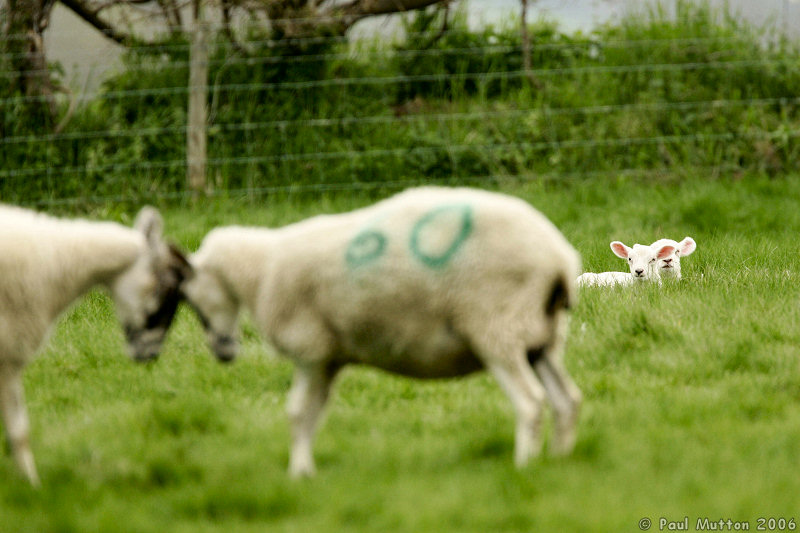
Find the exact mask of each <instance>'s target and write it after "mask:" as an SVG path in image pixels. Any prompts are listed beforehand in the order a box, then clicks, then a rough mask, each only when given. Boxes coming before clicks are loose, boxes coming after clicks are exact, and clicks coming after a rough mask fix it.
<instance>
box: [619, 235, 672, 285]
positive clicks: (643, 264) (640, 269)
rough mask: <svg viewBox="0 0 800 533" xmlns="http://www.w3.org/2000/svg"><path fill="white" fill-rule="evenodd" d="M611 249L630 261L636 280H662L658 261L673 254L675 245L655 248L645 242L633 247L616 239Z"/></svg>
mask: <svg viewBox="0 0 800 533" xmlns="http://www.w3.org/2000/svg"><path fill="white" fill-rule="evenodd" d="M611 251H612V252H614V255H616V256H617V257H620V258H622V259H626V260H627V261H628V266H629V267H630V269H631V275H632V276H633V278H634V279H635V280H636V281H656V282H660V281H661V278H660V277H659V275H658V263H657V261H659V260H661V259H663V258H665V257H667V256H669V255H671V254H672V253H673V252H674V251H675V247H674V246H672V245H669V244H667V245H664V246H662V247H661V248H658V249H654V248H651V247H650V246H645V245H643V244H634V245H633V248H629V247H628V246H625V245H624V244H622V243H621V242H619V241H614V242H612V243H611Z"/></svg>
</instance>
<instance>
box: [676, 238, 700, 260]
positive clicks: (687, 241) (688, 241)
mask: <svg viewBox="0 0 800 533" xmlns="http://www.w3.org/2000/svg"><path fill="white" fill-rule="evenodd" d="M696 248H697V243H695V242H694V239H692V238H691V237H685V238H684V239H683V240H682V241H681V242H680V248H679V249H678V251H679V252H680V254H681V255H682V256H684V255H689V254H691V253H692V252H694V251H695V249H696Z"/></svg>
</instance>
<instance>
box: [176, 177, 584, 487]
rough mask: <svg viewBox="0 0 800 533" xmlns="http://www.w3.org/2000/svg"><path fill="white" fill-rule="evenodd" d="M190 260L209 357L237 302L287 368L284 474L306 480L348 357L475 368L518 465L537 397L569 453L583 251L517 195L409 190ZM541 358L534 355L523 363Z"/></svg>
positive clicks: (526, 448)
mask: <svg viewBox="0 0 800 533" xmlns="http://www.w3.org/2000/svg"><path fill="white" fill-rule="evenodd" d="M190 262H191V263H192V265H193V267H194V270H195V274H194V278H193V279H191V280H189V281H187V282H186V283H185V285H184V293H185V295H186V297H187V299H188V300H189V302H190V303H191V304H192V305H193V307H194V308H195V309H196V310H197V311H198V312H199V314H200V315H201V317H202V318H203V319H204V321H205V322H206V324H207V330H208V333H209V338H210V341H211V344H212V348H213V349H214V351H215V353H216V354H217V356H218V357H220V358H221V359H223V360H228V359H230V358H232V357H233V356H234V355H235V351H236V344H235V342H234V341H233V339H234V338H235V337H236V317H237V315H238V313H239V311H240V308H246V309H248V310H249V311H250V312H251V313H252V314H253V317H254V319H255V322H256V325H257V326H258V328H259V329H260V331H261V333H262V334H263V336H264V337H265V338H266V339H267V340H268V341H269V342H270V343H271V344H272V345H273V346H275V347H276V348H277V349H278V350H279V351H280V352H282V353H283V354H284V355H286V356H288V357H289V358H291V359H293V360H294V362H295V363H296V374H295V383H294V385H293V388H292V392H291V393H290V397H289V405H288V409H289V413H290V418H291V420H292V425H293V427H294V432H293V434H294V442H293V445H292V453H291V460H290V471H291V473H292V474H294V475H305V474H310V473H312V472H313V469H314V468H313V459H312V456H311V440H312V437H313V431H314V428H315V426H316V422H317V418H318V416H319V414H320V411H321V410H322V406H323V405H324V402H325V398H326V397H327V392H328V388H329V386H330V382H331V380H332V379H333V377H334V375H335V374H336V371H337V370H338V369H339V368H340V367H341V366H342V365H344V364H348V363H364V364H369V365H372V366H377V367H380V368H383V369H385V370H389V371H393V372H397V373H400V374H405V375H409V376H416V377H422V378H435V377H448V376H456V375H461V374H464V373H468V372H471V371H473V370H478V369H480V368H487V369H488V370H489V371H490V372H492V373H493V374H494V376H495V377H496V378H497V380H498V381H499V382H500V384H501V386H502V387H503V388H504V390H505V391H506V393H507V394H508V395H509V397H510V398H511V400H512V402H513V403H514V406H515V408H516V410H517V414H518V425H517V440H516V451H515V457H516V461H517V463H518V464H524V463H525V462H526V461H527V460H528V458H529V457H531V456H533V455H535V454H536V453H538V450H539V448H540V446H541V440H540V439H541V436H540V434H539V430H538V424H539V420H540V416H541V408H542V402H543V400H544V399H545V395H547V396H548V397H549V399H550V403H551V405H552V407H553V408H554V412H555V415H556V419H557V424H556V426H557V431H556V436H555V439H554V449H555V450H556V451H562V452H566V451H568V450H569V449H570V448H571V447H572V444H573V442H574V435H575V429H574V428H575V421H576V417H577V410H578V405H579V402H580V393H579V392H578V390H577V387H575V385H574V384H573V383H572V381H571V380H570V378H569V376H568V375H567V374H566V372H565V371H564V369H563V365H562V363H561V354H562V351H563V344H564V340H565V339H564V337H565V331H566V326H565V320H566V316H565V313H564V308H565V307H567V306H568V305H569V304H571V303H572V302H573V300H574V280H575V277H576V275H577V273H578V271H579V257H578V255H577V253H576V252H575V251H574V249H573V248H572V247H571V246H570V245H569V243H568V242H567V241H566V239H564V237H563V236H562V235H561V233H560V232H559V231H558V230H557V229H556V228H555V226H553V224H552V223H550V222H549V221H548V220H547V219H546V218H545V217H544V216H543V215H541V214H540V213H539V212H537V211H536V210H534V209H533V208H532V207H530V205H528V204H526V203H525V202H523V201H521V200H519V199H516V198H512V197H509V196H504V195H500V194H495V193H489V192H485V191H478V190H473V189H447V188H436V187H425V188H417V189H411V190H408V191H406V192H403V193H401V194H398V195H396V196H394V197H392V198H390V199H388V200H384V201H382V202H379V203H377V204H375V205H373V206H371V207H367V208H364V209H360V210H357V211H353V212H349V213H344V214H339V215H326V216H319V217H314V218H311V219H308V220H306V221H303V222H299V223H297V224H292V225H289V226H286V227H283V228H279V229H260V228H242V227H227V228H219V229H216V230H213V231H212V232H211V233H209V235H208V236H207V237H206V238H205V239H204V241H203V244H202V245H201V247H200V249H199V251H198V252H197V253H196V254H194V255H193V256H192V258H191V259H190ZM537 350H542V353H543V355H542V356H541V358H538V359H536V358H534V363H529V362H528V360H527V359H526V358H527V357H528V354H529V353H533V354H538V353H539V352H538V351H537ZM531 357H533V356H531ZM545 391H546V392H545Z"/></svg>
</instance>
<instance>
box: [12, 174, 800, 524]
mask: <svg viewBox="0 0 800 533" xmlns="http://www.w3.org/2000/svg"><path fill="white" fill-rule="evenodd" d="M496 188H498V189H499V190H502V191H504V192H507V193H509V194H513V195H516V196H520V197H522V198H524V199H526V200H528V201H529V202H530V203H531V204H533V205H534V206H535V207H537V208H539V209H540V210H541V211H543V212H544V213H545V214H546V215H547V216H548V217H550V219H551V220H552V221H553V222H554V223H555V224H556V225H557V226H558V227H559V228H560V229H561V230H562V231H563V232H564V234H565V235H566V237H567V238H568V239H569V240H570V241H571V242H572V243H573V245H574V246H575V247H576V248H577V249H578V251H579V252H581V254H582V255H583V259H584V268H585V269H586V270H590V271H595V272H599V271H604V270H624V269H625V267H626V266H625V264H624V263H623V261H622V260H620V259H618V258H616V257H615V256H614V255H613V254H612V253H611V251H610V250H609V248H608V243H609V242H610V241H611V240H617V239H618V240H621V241H623V242H625V243H626V244H628V245H632V244H633V243H634V242H640V243H644V244H648V243H650V242H652V241H654V240H656V239H657V238H661V237H669V238H673V239H682V238H683V237H684V236H686V235H690V236H692V237H694V238H695V240H696V241H697V244H698V249H697V251H696V252H695V253H694V254H693V255H692V256H690V257H687V258H686V259H685V260H684V261H683V263H682V265H683V276H684V278H683V280H682V281H681V282H679V283H671V284H670V283H668V284H665V285H664V286H663V287H661V288H658V287H656V286H644V287H636V288H633V289H629V288H628V289H626V288H615V289H608V288H587V289H584V290H583V291H582V293H581V299H580V302H579V304H578V305H577V307H576V308H575V310H574V312H573V315H572V319H571V326H570V336H569V340H568V344H567V352H566V364H567V367H568V368H569V370H570V373H571V375H572V376H573V377H574V379H575V381H576V382H577V384H578V385H579V387H580V388H581V390H582V392H583V394H584V409H583V412H582V415H581V420H580V424H579V430H578V431H579V432H578V443H577V447H576V450H575V453H574V454H573V455H572V456H569V457H566V458H559V459H553V458H549V457H547V456H546V455H545V456H543V457H542V458H541V459H538V460H535V461H533V462H532V464H531V465H529V466H528V467H527V468H525V469H523V470H519V471H518V470H516V469H515V468H514V466H513V460H512V453H513V440H514V439H513V414H512V412H511V406H510V403H509V402H508V400H507V398H506V397H505V395H504V394H503V393H502V392H501V391H500V389H499V387H498V386H497V384H496V383H495V382H494V381H493V380H492V379H491V378H490V377H489V376H488V375H486V374H476V375H474V376H472V377H468V378H465V379H459V380H448V381H430V382H420V381H413V380H409V379H405V378H398V377H395V376H391V375H388V374H385V373H382V372H379V371H375V370H370V369H364V368H356V367H350V368H348V369H346V370H345V371H344V372H343V373H342V375H341V376H340V377H339V379H338V381H337V383H336V385H335V387H334V392H333V395H332V397H331V401H330V402H329V409H328V412H327V416H326V419H325V421H324V423H323V424H322V427H321V428H320V431H319V433H318V438H317V441H316V447H315V452H316V453H315V455H316V459H317V466H318V470H319V472H318V475H317V477H315V478H313V479H310V480H302V481H292V480H290V479H289V478H288V477H287V475H286V466H287V460H288V444H289V435H288V423H287V420H286V416H285V396H286V392H287V390H288V388H289V383H290V379H291V365H290V364H289V363H287V362H286V361H284V360H282V359H280V358H278V357H276V356H275V354H273V353H271V352H270V351H269V350H268V349H266V348H265V346H264V345H263V344H262V343H261V342H260V341H259V339H258V337H257V335H256V333H255V330H254V328H253V327H252V325H251V324H248V323H247V322H245V324H244V326H243V350H242V354H241V356H240V358H239V359H238V360H236V361H235V362H234V363H233V364H230V365H221V364H219V363H217V362H216V361H215V360H214V359H213V357H212V355H211V353H210V352H209V350H208V348H207V347H206V344H205V340H204V336H203V332H202V328H201V326H200V324H199V322H198V321H197V319H196V318H195V317H194V315H193V314H192V313H191V311H190V310H188V309H186V308H183V309H181V311H180V313H179V316H178V317H177V320H176V323H175V325H174V326H173V329H172V331H171V333H170V335H169V337H168V339H167V341H166V343H165V349H164V352H163V353H162V356H161V358H160V359H159V360H158V361H157V362H155V363H153V364H148V365H138V364H134V363H133V362H131V361H130V360H128V358H127V357H126V356H125V355H124V343H123V335H122V332H121V330H120V327H119V325H118V324H117V322H116V319H115V318H114V315H113V309H112V306H111V303H110V301H109V299H108V298H107V296H106V295H105V294H104V293H101V292H94V293H92V294H90V296H89V297H88V298H86V299H84V300H82V301H81V303H80V304H79V305H77V306H76V307H74V308H73V309H72V310H71V311H70V312H69V313H68V314H67V315H65V316H64V317H63V319H62V320H61V322H60V323H59V327H58V328H57V330H56V331H55V332H54V334H53V336H52V338H51V342H50V343H49V345H48V346H47V348H46V350H45V351H44V352H43V353H42V354H41V355H40V356H39V358H38V359H37V360H36V361H35V362H34V363H33V364H32V365H30V366H29V367H28V369H27V371H26V379H25V386H26V391H27V398H28V403H29V410H30V415H31V421H32V424H33V429H32V438H33V443H32V444H33V449H34V453H35V455H36V459H37V462H38V466H39V472H40V475H41V477H42V483H43V486H42V488H41V489H40V490H38V491H37V490H34V489H32V488H30V487H29V486H28V485H27V483H26V482H25V481H24V480H23V478H22V477H21V476H20V475H19V474H18V473H17V471H16V469H15V468H14V465H13V463H12V461H11V460H10V458H8V457H7V456H3V457H1V458H0V479H1V480H2V481H0V523H1V524H2V525H1V526H0V530H2V531H4V532H5V531H13V532H51V531H52V532H92V531H132V532H133V531H135V532H163V531H170V532H193V533H194V532H205V531H220V532H221V531H224V532H239V531H242V532H247V531H253V532H255V531H259V532H261V531H275V532H278V531H341V530H346V531H393V532H404V531H409V532H411V531H414V532H420V531H432V532H438V531H459V532H471V531H474V532H486V531H492V532H495V531H598V532H601V531H602V532H607V531H619V532H622V531H639V525H638V524H639V521H640V519H642V518H644V517H648V518H650V519H651V520H652V530H653V531H657V530H658V528H659V522H658V521H659V519H660V518H661V517H665V518H667V519H669V520H676V521H677V520H683V519H684V517H688V519H689V525H690V530H691V529H693V528H694V525H695V522H696V520H697V519H698V518H704V517H707V518H709V519H710V520H718V519H723V520H727V519H730V520H733V521H747V522H748V523H749V525H750V528H751V530H756V528H757V527H758V525H759V522H758V519H759V518H762V517H763V518H767V519H769V518H775V519H779V518H784V519H786V520H787V521H788V520H790V519H794V522H789V524H791V523H793V524H795V526H796V523H797V521H798V520H800V507H798V504H797V494H800V475H798V469H799V468H800V323H799V322H800V309H798V306H799V305H800V290H798V287H799V286H800V258H799V255H798V254H799V252H800V250H798V246H797V243H798V237H797V236H798V234H800V210H798V209H797V198H799V197H800V180H798V179H797V176H787V177H782V178H777V179H767V178H761V177H756V176H750V175H745V176H742V177H739V178H737V179H732V178H731V179H728V178H724V179H722V178H720V179H684V180H677V179H676V180H673V181H665V182H663V183H656V184H653V183H641V182H637V181H635V180H630V179H624V178H621V179H619V180H604V181H600V180H595V181H592V180H587V181H580V182H579V181H574V182H567V183H554V182H549V183H541V182H537V183H524V182H513V183H507V184H503V185H501V186H497V187H496ZM387 194H388V191H385V192H382V193H380V194H378V193H374V194H373V193H370V194H368V193H366V192H364V193H357V194H355V195H353V194H345V193H338V194H333V193H330V194H326V195H323V196H312V195H307V196H298V195H286V196H283V197H276V196H268V197H264V198H261V199H259V200H252V199H237V198H214V199H210V200H203V201H199V202H197V203H195V204H192V203H191V202H189V201H187V202H186V203H183V204H179V205H171V206H164V207H162V213H163V215H164V218H165V222H166V234H167V235H168V236H171V237H173V238H174V240H175V241H176V242H178V243H179V244H180V245H182V246H183V247H185V248H187V249H189V250H194V249H196V248H197V246H198V245H199V243H200V240H201V239H202V237H203V235H204V234H205V233H206V232H207V231H208V230H209V229H211V228H212V227H214V226H216V225H222V224H234V223H236V224H259V225H272V226H277V225H283V224H287V223H290V222H293V221H296V220H300V219H302V218H305V217H307V216H312V215H314V214H317V213H322V212H338V211H344V210H349V209H353V208H356V207H360V206H363V205H367V204H368V203H370V202H372V201H373V200H375V199H376V198H378V197H380V196H385V195H387ZM133 213H135V211H134V209H132V208H131V209H130V210H128V209H127V208H123V207H119V208H114V207H106V208H104V209H103V210H100V211H97V212H95V213H92V214H91V216H94V217H101V218H116V219H118V220H122V221H124V222H126V223H129V222H130V217H131V216H132V215H133ZM765 525H766V524H765ZM788 527H789V526H788V525H787V530H788Z"/></svg>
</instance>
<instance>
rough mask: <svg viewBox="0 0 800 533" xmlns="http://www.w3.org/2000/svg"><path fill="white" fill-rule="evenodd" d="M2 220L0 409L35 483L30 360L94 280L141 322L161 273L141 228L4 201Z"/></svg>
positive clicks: (122, 313) (12, 442) (15, 448)
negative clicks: (25, 379) (145, 300)
mask: <svg viewBox="0 0 800 533" xmlns="http://www.w3.org/2000/svg"><path fill="white" fill-rule="evenodd" d="M159 220H160V218H159ZM0 227H2V231H0V250H2V253H0V411H2V417H3V421H4V424H3V426H4V427H5V431H6V435H7V437H8V441H9V443H10V445H11V451H12V453H13V455H14V458H15V460H16V462H17V464H18V466H19V467H20V469H21V470H22V472H23V473H24V474H25V475H26V476H27V477H28V479H29V480H30V481H31V482H32V483H34V484H36V483H38V476H37V473H36V468H35V465H34V461H33V454H32V452H31V450H30V445H29V443H28V431H29V423H28V417H27V414H26V410H25V402H24V394H23V390H22V376H21V374H22V370H23V368H24V366H25V365H26V364H27V363H28V362H29V361H30V360H31V359H32V358H33V356H34V355H35V353H36V351H37V350H38V349H39V348H40V346H41V345H42V344H43V342H44V341H45V339H46V338H47V334H48V332H49V330H50V329H51V328H52V326H53V324H54V323H55V321H56V319H57V318H58V317H59V315H61V313H62V312H63V311H64V310H65V309H66V308H67V307H69V305H70V304H71V303H72V302H73V301H74V300H75V299H77V298H78V297H80V296H81V295H82V294H84V293H85V292H87V291H88V290H89V289H90V288H92V287H93V286H95V285H98V284H101V285H106V286H107V287H109V288H110V289H111V291H112V296H114V298H115V301H116V302H117V303H118V304H119V305H122V306H124V307H125V308H124V309H123V310H120V318H121V319H123V320H124V321H125V323H126V324H128V322H129V321H130V320H132V319H133V318H134V316H133V315H134V314H138V315H141V317H142V318H141V319H140V321H143V317H144V316H145V315H144V313H143V310H142V309H139V307H141V304H142V302H141V301H140V300H141V299H142V296H141V295H143V294H144V293H145V292H144V290H143V289H148V290H149V289H150V288H151V287H150V286H151V285H153V284H154V282H155V279H154V274H153V273H152V272H150V270H151V268H150V267H149V265H150V261H145V255H146V251H147V250H148V249H149V247H148V243H147V239H146V237H145V235H144V234H143V233H142V232H141V231H136V230H133V229H131V228H126V227H124V226H122V225H120V224H115V223H104V222H88V221H84V220H66V219H58V218H54V217H50V216H47V215H43V214H39V213H35V212H33V211H29V210H25V209H21V208H18V207H12V206H6V205H0ZM159 229H160V227H159ZM148 274H150V276H149V277H148ZM117 285H120V287H121V288H122V289H124V290H120V288H118V287H117Z"/></svg>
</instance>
